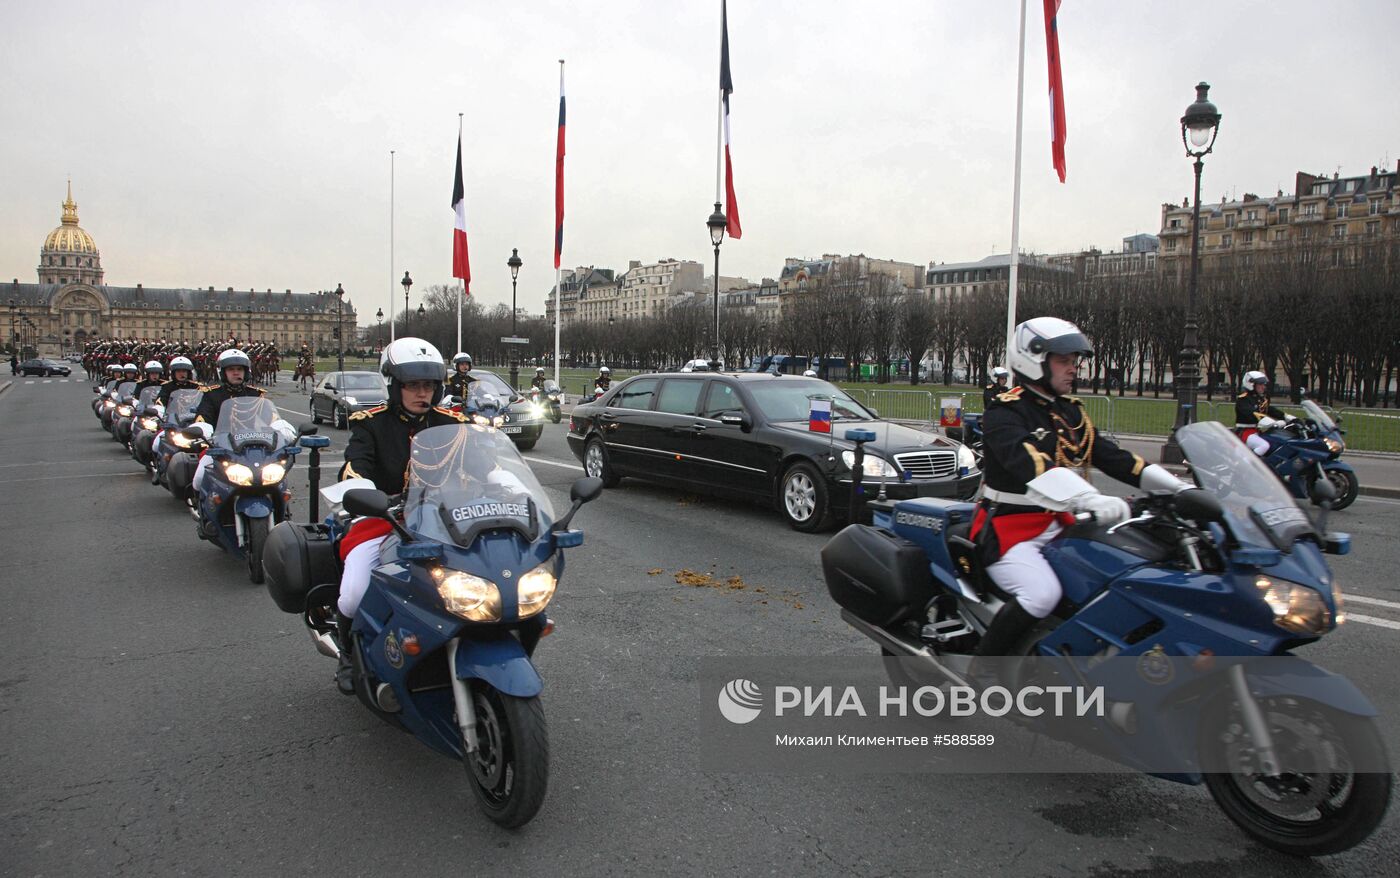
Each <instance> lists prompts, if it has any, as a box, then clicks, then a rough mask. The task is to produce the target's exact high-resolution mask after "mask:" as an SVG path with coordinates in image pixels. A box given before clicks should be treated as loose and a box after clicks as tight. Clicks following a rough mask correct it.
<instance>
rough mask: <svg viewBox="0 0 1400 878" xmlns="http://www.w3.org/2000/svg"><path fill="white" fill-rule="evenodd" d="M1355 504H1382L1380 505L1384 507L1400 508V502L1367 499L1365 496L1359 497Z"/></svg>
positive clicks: (1379, 498)
mask: <svg viewBox="0 0 1400 878" xmlns="http://www.w3.org/2000/svg"><path fill="white" fill-rule="evenodd" d="M1354 502H1356V503H1380V504H1381V505H1383V506H1400V500H1387V499H1385V498H1383V497H1367V496H1364V495H1363V496H1361V497H1357V498H1356V500H1355V501H1354Z"/></svg>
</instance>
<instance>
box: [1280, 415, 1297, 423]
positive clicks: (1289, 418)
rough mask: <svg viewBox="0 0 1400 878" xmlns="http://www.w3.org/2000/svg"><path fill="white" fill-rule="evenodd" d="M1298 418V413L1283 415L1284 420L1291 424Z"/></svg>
mask: <svg viewBox="0 0 1400 878" xmlns="http://www.w3.org/2000/svg"><path fill="white" fill-rule="evenodd" d="M1296 420H1298V416H1297V415H1289V414H1285V415H1284V416H1283V422H1284V423H1285V424H1291V423H1293V422H1294V421H1296Z"/></svg>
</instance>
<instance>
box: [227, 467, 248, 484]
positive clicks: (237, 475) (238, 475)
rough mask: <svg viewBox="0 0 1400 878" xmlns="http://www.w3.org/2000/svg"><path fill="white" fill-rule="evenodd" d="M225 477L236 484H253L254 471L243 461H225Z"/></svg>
mask: <svg viewBox="0 0 1400 878" xmlns="http://www.w3.org/2000/svg"><path fill="white" fill-rule="evenodd" d="M224 478H226V479H228V480H229V481H230V482H231V483H233V484H235V485H244V486H247V485H251V484H253V471H252V470H251V469H249V468H248V467H247V466H246V465H244V464H241V463H229V462H225V463H224Z"/></svg>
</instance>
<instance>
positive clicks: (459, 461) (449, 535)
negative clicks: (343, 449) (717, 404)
mask: <svg viewBox="0 0 1400 878" xmlns="http://www.w3.org/2000/svg"><path fill="white" fill-rule="evenodd" d="M467 410H468V411H470V412H471V413H472V414H471V417H472V418H473V423H471V424H460V425H450V426H442V427H433V428H430V429H427V430H423V431H422V432H420V433H418V434H417V435H415V436H414V437H413V444H412V449H411V458H410V463H409V468H408V481H407V491H406V493H405V499H404V500H403V502H402V504H401V505H397V506H396V505H393V503H394V501H393V500H391V499H390V498H389V497H388V496H387V495H385V494H384V493H383V492H381V491H377V490H374V489H373V486H372V483H368V482H367V480H351V481H348V482H340V483H338V484H336V485H332V486H330V487H328V488H327V489H325V490H324V491H322V495H323V497H324V498H325V499H326V500H328V501H330V502H331V503H332V504H333V508H332V514H331V516H330V518H329V519H328V524H327V525H326V526H315V525H311V526H298V525H293V524H291V523H284V524H281V525H278V527H276V528H274V530H273V533H272V538H271V539H270V540H269V543H268V552H267V555H266V560H265V565H266V567H267V582H268V591H269V592H270V593H271V594H272V597H273V599H274V600H275V601H276V602H277V605H278V606H279V607H280V608H281V609H282V610H284V611H286V612H291V613H301V614H303V618H304V619H305V621H306V624H307V626H308V627H309V628H310V629H311V631H312V640H313V641H314V642H315V644H316V647H317V650H318V651H320V652H321V653H322V654H324V655H327V656H331V657H335V658H338V657H339V654H340V650H342V649H348V650H349V651H350V656H351V661H352V664H353V667H354V677H355V691H356V694H357V695H358V698H359V700H360V701H361V702H362V703H363V704H364V706H365V707H366V708H368V709H369V710H370V712H371V713H373V714H375V715H376V716H378V717H380V718H381V719H383V720H385V721H386V722H388V723H390V724H391V725H394V726H397V727H399V728H401V729H403V730H404V731H407V732H408V733H410V734H411V735H413V737H415V738H416V739H418V740H419V741H421V742H422V743H424V744H426V745H427V746H429V747H431V748H433V749H434V750H437V751H438V752H439V753H442V754H443V755H445V756H448V757H451V758H453V759H460V760H462V762H463V763H464V765H465V767H466V771H467V775H468V777H469V779H470V781H471V787H472V791H473V793H474V794H475V796H476V799H477V801H478V803H479V805H480V807H481V809H482V810H483V811H484V812H485V813H486V815H487V816H488V817H489V818H490V819H491V820H493V821H495V822H496V823H498V824H500V825H502V826H506V827H517V826H522V825H524V824H525V823H527V822H529V821H530V820H531V819H532V818H533V817H534V816H535V814H536V812H538V810H539V808H540V805H541V804H542V803H543V800H544V795H545V789H546V787H547V785H548V776H549V744H548V734H547V730H546V726H545V718H544V711H543V709H542V707H541V702H540V692H541V691H542V689H543V683H542V681H541V680H540V676H539V674H538V673H537V672H536V670H535V667H534V664H533V663H532V661H531V656H532V655H533V654H534V652H535V648H536V647H537V645H538V644H539V642H540V639H541V638H542V637H544V636H546V635H548V634H549V633H551V632H552V631H553V628H554V625H553V622H551V621H550V620H549V619H548V618H547V617H546V615H545V609H546V607H547V606H548V605H549V602H550V600H551V598H553V596H554V593H555V589H556V588H557V586H558V582H559V579H560V577H561V576H562V575H563V572H564V558H563V555H562V553H561V552H560V551H559V550H560V549H564V548H569V547H574V546H578V545H581V544H582V542H583V534H582V533H581V532H580V531H577V530H570V529H569V522H570V521H571V520H572V519H573V517H574V514H575V513H576V512H577V511H578V509H579V507H580V506H582V505H583V504H584V503H586V502H588V501H590V500H592V499H594V498H596V497H597V496H598V495H599V494H600V493H601V491H602V487H603V485H602V482H601V481H600V480H599V479H594V478H583V479H580V480H578V481H577V482H575V483H574V486H573V490H572V492H571V499H572V501H573V505H572V507H571V508H570V509H569V511H568V513H566V514H565V515H564V516H563V517H562V518H559V519H555V517H554V513H553V510H552V508H551V506H550V502H549V499H548V497H547V496H546V495H545V492H544V489H543V488H542V487H541V486H540V484H539V482H538V481H537V480H536V479H535V476H534V474H533V473H532V472H531V470H530V468H529V466H528V465H527V464H526V463H525V461H524V459H523V458H522V457H521V456H520V453H519V451H517V450H516V448H515V446H514V445H513V444H512V442H511V440H510V438H509V437H508V436H506V435H505V434H504V433H502V432H500V430H499V429H498V427H499V425H500V421H501V420H502V419H501V418H500V417H499V416H496V417H493V413H492V412H489V411H488V412H484V413H483V412H480V411H478V410H476V408H475V407H473V406H471V405H468V406H467ZM317 438H318V439H319V438H320V437H317ZM320 441H324V440H320ZM313 471H314V467H313ZM357 482H359V483H361V484H368V485H369V487H356V483H357ZM337 501H339V502H341V503H343V509H340V510H336V509H335V508H334V504H336V503H337ZM315 514H316V513H315V512H314V508H313V516H314V515H315ZM350 516H364V517H367V518H376V519H381V520H383V521H385V522H387V523H388V524H389V526H390V527H392V532H391V533H390V535H389V536H388V537H387V538H386V539H385V541H384V543H383V544H382V547H381V550H380V551H381V555H380V558H381V562H382V563H381V565H380V566H378V567H376V568H375V569H374V571H373V573H372V576H371V579H370V584H369V588H368V590H367V591H366V593H365V595H364V598H363V600H362V601H361V603H360V606H359V611H358V613H357V614H356V616H355V619H354V623H353V627H352V629H351V636H350V642H349V643H339V642H337V635H336V631H335V626H334V624H333V623H332V622H331V621H330V620H331V611H332V608H333V607H334V605H335V602H336V598H337V595H338V592H339V580H340V572H341V571H340V563H339V561H338V557H339V555H338V553H337V552H336V550H335V546H336V543H337V541H338V540H339V538H340V537H341V536H342V535H343V534H344V532H345V529H346V528H347V525H348V519H349V517H350Z"/></svg>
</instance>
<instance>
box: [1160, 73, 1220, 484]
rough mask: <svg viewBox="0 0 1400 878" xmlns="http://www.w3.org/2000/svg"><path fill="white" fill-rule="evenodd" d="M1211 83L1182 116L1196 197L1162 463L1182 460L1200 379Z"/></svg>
mask: <svg viewBox="0 0 1400 878" xmlns="http://www.w3.org/2000/svg"><path fill="white" fill-rule="evenodd" d="M1209 92H1210V85H1209V84H1207V83H1204V82H1202V83H1199V84H1198V85H1197V86H1196V100H1195V102H1194V103H1193V104H1191V106H1189V107H1187V108H1186V115H1184V116H1182V117H1181V143H1182V145H1184V146H1185V147H1186V155H1187V156H1188V157H1190V158H1193V159H1195V160H1196V161H1195V169H1196V199H1195V203H1194V204H1193V205H1192V208H1191V279H1190V281H1189V283H1188V284H1187V287H1186V290H1187V292H1186V338H1185V341H1184V343H1183V345H1182V348H1181V357H1180V366H1179V367H1178V369H1177V372H1176V394H1177V396H1176V399H1177V405H1176V424H1175V425H1174V426H1173V428H1172V435H1171V436H1169V437H1167V443H1166V444H1165V445H1163V446H1162V462H1163V463H1181V462H1182V460H1184V456H1183V455H1182V453H1181V446H1180V445H1179V444H1177V441H1176V430H1177V429H1179V428H1181V427H1184V426H1186V425H1187V424H1190V423H1192V422H1194V421H1195V420H1196V419H1197V418H1196V385H1197V384H1198V383H1199V380H1200V361H1201V353H1200V350H1199V349H1198V348H1197V345H1198V344H1199V343H1200V338H1199V334H1198V330H1199V327H1198V326H1197V323H1196V279H1197V276H1198V275H1199V273H1200V268H1201V168H1202V167H1204V162H1202V159H1203V158H1204V157H1205V156H1206V155H1207V154H1208V153H1209V152H1210V151H1211V148H1212V147H1213V146H1215V135H1216V134H1217V133H1218V132H1219V130H1220V113H1219V112H1218V111H1217V110H1216V109H1215V104H1213V103H1211V102H1210V101H1209V100H1208V99H1207V98H1206V95H1207V93H1209Z"/></svg>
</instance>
